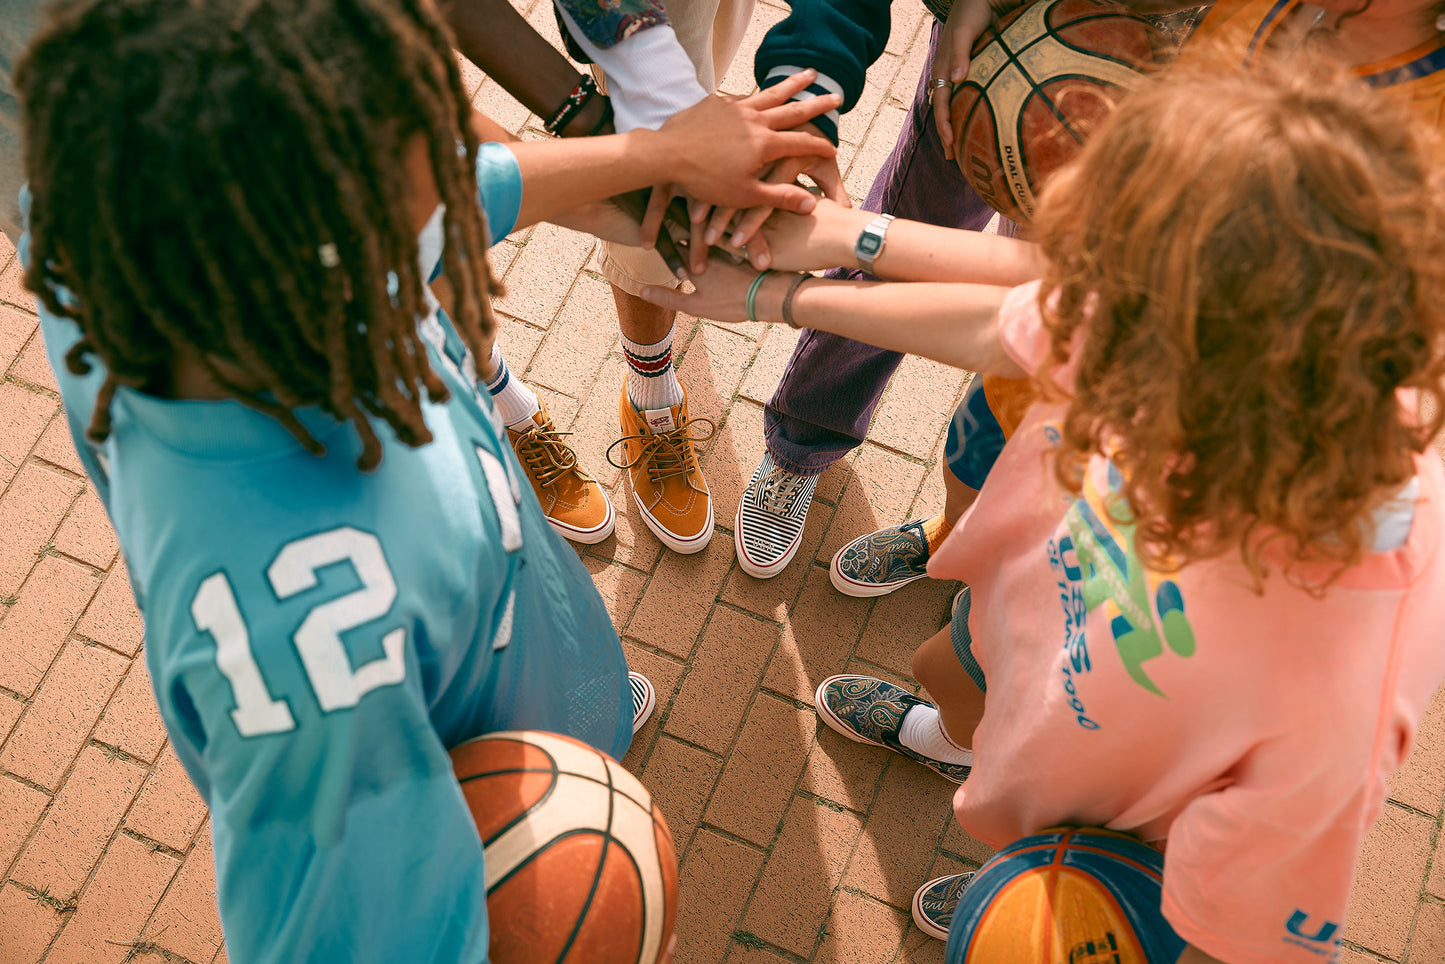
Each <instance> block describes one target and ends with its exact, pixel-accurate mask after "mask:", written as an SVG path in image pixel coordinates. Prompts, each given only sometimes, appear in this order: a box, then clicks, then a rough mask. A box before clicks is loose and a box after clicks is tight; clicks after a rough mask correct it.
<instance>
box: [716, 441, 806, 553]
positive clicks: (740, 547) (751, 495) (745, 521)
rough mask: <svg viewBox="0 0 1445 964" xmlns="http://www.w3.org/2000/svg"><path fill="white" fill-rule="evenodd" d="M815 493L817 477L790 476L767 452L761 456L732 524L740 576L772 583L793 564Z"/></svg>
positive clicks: (739, 502) (791, 474) (801, 542)
mask: <svg viewBox="0 0 1445 964" xmlns="http://www.w3.org/2000/svg"><path fill="white" fill-rule="evenodd" d="M817 488H818V477H817V476H816V475H794V474H793V473H792V472H789V471H788V470H787V469H784V468H781V467H780V466H778V465H777V464H776V463H775V462H773V456H772V454H771V453H767V452H765V453H763V460H762V461H761V462H759V463H758V467H757V468H756V469H755V470H754V471H753V477H752V481H750V482H748V487H747V489H745V490H744V491H743V497H742V498H741V499H740V500H738V515H737V520H736V522H735V523H734V524H733V545H734V546H735V547H736V549H737V556H738V566H739V567H741V569H742V570H743V572H745V573H747V574H748V575H750V576H752V577H753V578H754V579H771V578H773V577H774V576H776V575H777V574H778V573H780V572H782V571H783V568H784V567H785V566H787V564H788V563H789V562H792V561H793V556H795V555H797V552H798V547H799V546H800V545H802V544H803V525H804V524H805V523H806V522H807V521H808V509H809V507H811V506H812V504H813V491H814V490H815V489H817Z"/></svg>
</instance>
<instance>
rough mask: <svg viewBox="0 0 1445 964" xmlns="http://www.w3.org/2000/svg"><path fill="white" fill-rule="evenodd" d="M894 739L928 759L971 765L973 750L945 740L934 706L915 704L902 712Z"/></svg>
mask: <svg viewBox="0 0 1445 964" xmlns="http://www.w3.org/2000/svg"><path fill="white" fill-rule="evenodd" d="M898 742H899V743H902V744H903V745H904V746H906V747H908V749H910V750H912V751H914V752H915V753H922V754H923V755H924V756H926V757H928V758H929V759H931V760H938V761H940V762H942V763H957V764H960V765H961V766H966V767H970V766H973V751H972V750H968V749H965V748H963V747H961V746H959V745H958V744H957V743H955V742H953V740H951V739H949V737H948V731H947V730H945V729H944V728H943V717H941V716H939V715H938V707H936V706H915V707H914V708H913V709H911V710H909V711H908V712H907V713H905V714H904V715H903V726H902V727H900V728H899V730H898Z"/></svg>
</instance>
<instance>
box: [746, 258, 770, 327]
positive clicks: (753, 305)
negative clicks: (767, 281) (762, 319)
mask: <svg viewBox="0 0 1445 964" xmlns="http://www.w3.org/2000/svg"><path fill="white" fill-rule="evenodd" d="M772 273H773V269H772V268H764V269H763V270H762V271H759V272H758V276H757V277H756V278H754V279H753V286H752V287H751V288H749V289H748V321H757V320H758V310H757V309H758V306H757V301H758V289H759V288H761V287H762V286H763V279H764V278H766V277H767V276H768V275H770V274H772Z"/></svg>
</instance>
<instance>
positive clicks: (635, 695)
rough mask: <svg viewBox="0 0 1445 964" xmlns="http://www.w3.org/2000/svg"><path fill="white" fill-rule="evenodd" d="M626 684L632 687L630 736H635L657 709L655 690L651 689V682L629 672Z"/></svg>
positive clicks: (639, 674) (640, 675) (644, 677)
mask: <svg viewBox="0 0 1445 964" xmlns="http://www.w3.org/2000/svg"><path fill="white" fill-rule="evenodd" d="M627 682H628V683H629V684H631V686H632V735H633V736H636V735H637V731H638V730H640V729H642V727H643V724H645V723H646V722H647V721H648V720H649V719H650V718H651V717H652V711H653V710H655V709H657V690H655V689H653V688H652V681H651V680H649V679H648V678H647V677H646V676H643V675H642V674H641V673H631V672H629V673H628V674H627Z"/></svg>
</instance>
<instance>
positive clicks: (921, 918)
mask: <svg viewBox="0 0 1445 964" xmlns="http://www.w3.org/2000/svg"><path fill="white" fill-rule="evenodd" d="M942 879H943V878H942V877H935V878H934V879H932V880H930V881H928V882H927V883H926V884H924V885H923V886H922V887H920V888H918V889H917V890H915V891H914V892H913V924H914V926H916V927H917V928H918V929H919V930H921V931H923V933H925V934H927V935H928V936H929V937H932V938H933V939H934V940H939V941H946V940H948V931H946V930H944V929H942V928H941V927H939V926H938V925H937V924H935V923H933V921H931V920H929V919H928V915H927V914H925V913H923V903H922V900H921V898H922V897H923V892H924V891H925V890H927V889H928V888H930V887H932V886H933V885H934V884H936V883H938V882H939V881H940V880H942Z"/></svg>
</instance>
